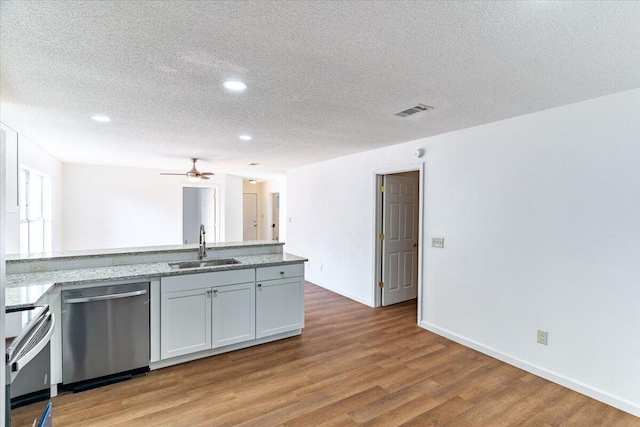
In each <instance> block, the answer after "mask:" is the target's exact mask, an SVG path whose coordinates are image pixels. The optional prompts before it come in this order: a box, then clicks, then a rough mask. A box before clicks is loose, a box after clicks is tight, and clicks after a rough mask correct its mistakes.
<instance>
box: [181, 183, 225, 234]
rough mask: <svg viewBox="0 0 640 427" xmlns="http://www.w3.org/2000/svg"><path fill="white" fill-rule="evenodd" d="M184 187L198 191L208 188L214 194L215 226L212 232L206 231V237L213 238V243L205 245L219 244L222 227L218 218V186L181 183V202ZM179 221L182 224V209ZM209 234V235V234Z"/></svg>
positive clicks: (219, 200) (219, 217)
mask: <svg viewBox="0 0 640 427" xmlns="http://www.w3.org/2000/svg"><path fill="white" fill-rule="evenodd" d="M185 187H190V188H198V189H203V188H210V189H212V190H213V193H214V196H213V197H214V199H215V201H216V203H215V206H214V211H213V215H214V221H215V226H214V230H213V231H211V230H206V231H207V235H208V236H213V241H210V240H209V241H208V242H207V243H218V242H220V230H221V229H222V227H223V225H222V224H221V222H222V221H221V218H222V217H221V216H220V202H221V199H220V184H203V183H201V182H185V183H182V186H181V187H180V188H181V200H184V188H185ZM180 221H181V224H184V208H182V209H181V211H180ZM209 233H211V234H209ZM181 242H184V235H183V236H182V240H181Z"/></svg>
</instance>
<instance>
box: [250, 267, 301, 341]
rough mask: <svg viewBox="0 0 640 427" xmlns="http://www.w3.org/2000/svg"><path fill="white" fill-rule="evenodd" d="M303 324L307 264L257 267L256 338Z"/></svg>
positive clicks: (291, 329)
mask: <svg viewBox="0 0 640 427" xmlns="http://www.w3.org/2000/svg"><path fill="white" fill-rule="evenodd" d="M281 277H284V278H281ZM303 327H304V266H303V265H302V264H293V265H283V266H274V267H262V268H257V269H256V338H263V337H268V336H270V335H276V334H280V333H283V332H289V331H294V330H299V329H302V328H303Z"/></svg>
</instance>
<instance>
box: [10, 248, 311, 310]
mask: <svg viewBox="0 0 640 427" xmlns="http://www.w3.org/2000/svg"><path fill="white" fill-rule="evenodd" d="M233 258H235V259H237V260H238V261H240V263H239V264H228V265H220V266H214V267H202V268H191V269H183V270H172V269H171V267H169V264H168V263H167V262H157V263H149V264H131V265H120V266H111V267H97V268H82V269H72V270H54V271H47V272H40V273H18V274H7V290H6V310H7V311H15V310H19V309H28V308H32V307H34V306H35V305H36V304H37V302H38V301H39V300H40V299H41V298H42V297H43V296H44V295H45V294H46V292H48V291H49V290H50V289H51V288H53V287H54V286H66V285H77V284H80V283H100V282H110V281H121V280H131V279H149V278H153V277H161V276H177V275H184V274H195V273H207V272H212V271H222V270H236V269H243V268H256V267H266V266H273V265H284V264H298V263H302V262H305V261H308V260H307V259H306V258H302V257H299V256H296V255H291V254H287V253H278V254H264V255H245V256H235V257H233ZM207 259H214V258H213V257H211V258H205V261H206V260H207Z"/></svg>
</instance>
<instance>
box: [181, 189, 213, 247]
mask: <svg viewBox="0 0 640 427" xmlns="http://www.w3.org/2000/svg"><path fill="white" fill-rule="evenodd" d="M217 193H218V189H217V187H182V242H183V243H184V244H190V243H196V244H197V243H198V239H199V231H200V224H203V225H204V227H205V230H206V233H207V234H206V238H207V242H209V243H216V242H218V241H219V240H220V238H219V234H218V233H219V230H218V216H219V215H218V204H217V201H218V199H217Z"/></svg>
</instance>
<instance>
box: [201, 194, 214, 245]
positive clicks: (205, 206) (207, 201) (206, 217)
mask: <svg viewBox="0 0 640 427" xmlns="http://www.w3.org/2000/svg"><path fill="white" fill-rule="evenodd" d="M200 209H201V211H200V217H201V221H202V224H204V227H205V230H206V231H207V235H206V238H207V242H209V243H216V242H217V241H218V230H217V224H216V222H217V221H216V189H215V188H202V189H201V190H200Z"/></svg>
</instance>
